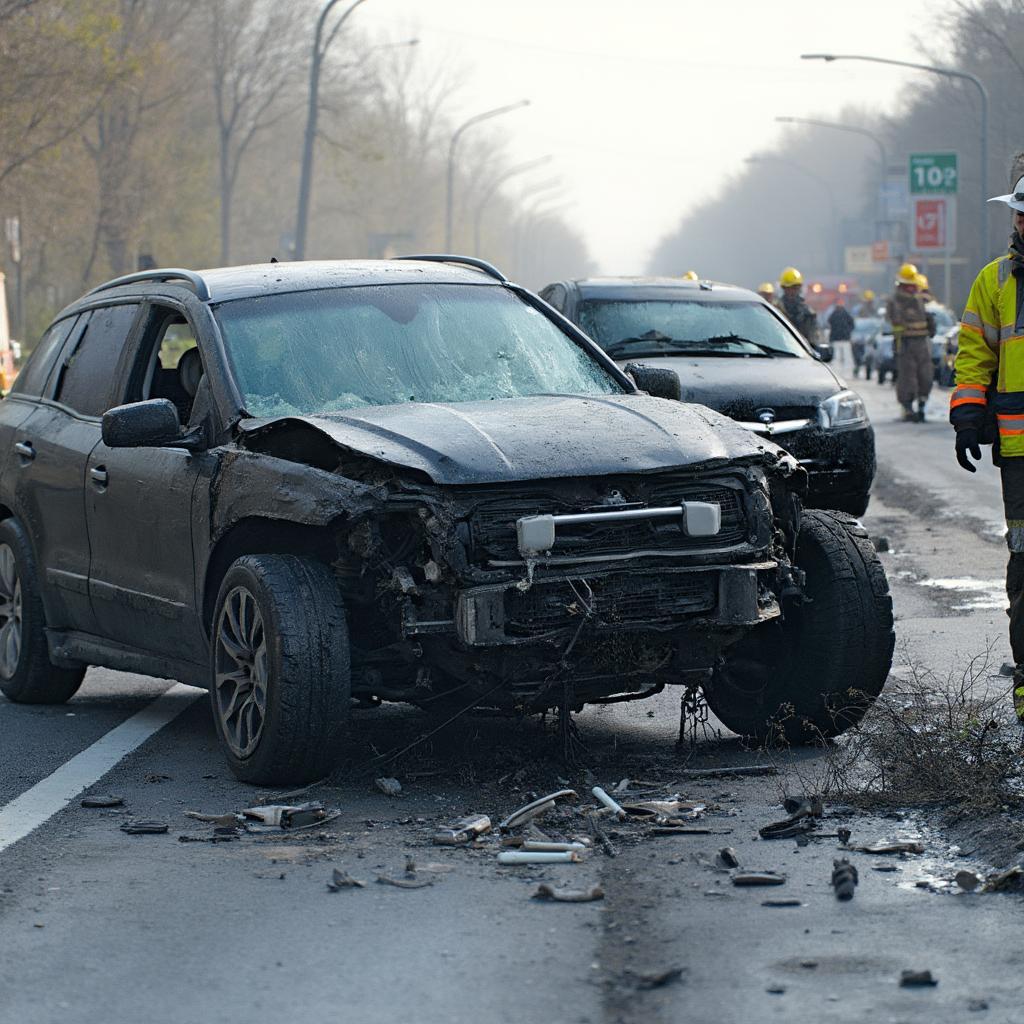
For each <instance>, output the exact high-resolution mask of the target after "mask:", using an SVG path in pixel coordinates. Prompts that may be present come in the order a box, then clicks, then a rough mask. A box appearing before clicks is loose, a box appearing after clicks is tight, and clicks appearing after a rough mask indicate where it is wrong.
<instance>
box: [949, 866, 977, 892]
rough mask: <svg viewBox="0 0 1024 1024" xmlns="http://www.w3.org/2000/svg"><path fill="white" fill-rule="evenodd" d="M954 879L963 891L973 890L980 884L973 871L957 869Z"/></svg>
mask: <svg viewBox="0 0 1024 1024" xmlns="http://www.w3.org/2000/svg"><path fill="white" fill-rule="evenodd" d="M954 880H955V881H956V884H957V885H958V886H960V888H961V889H963V890H964V892H974V890H975V889H977V888H978V886H979V885H981V879H980V878H979V877H978V876H977V875H976V874H975V873H974V872H973V871H966V870H964V871H958V872H957V873H956V876H955V879H954Z"/></svg>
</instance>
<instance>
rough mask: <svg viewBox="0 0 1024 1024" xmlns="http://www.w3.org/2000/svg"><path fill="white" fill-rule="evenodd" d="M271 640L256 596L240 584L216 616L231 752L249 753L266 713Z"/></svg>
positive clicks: (223, 716) (219, 679)
mask: <svg viewBox="0 0 1024 1024" xmlns="http://www.w3.org/2000/svg"><path fill="white" fill-rule="evenodd" d="M267 669H268V666H267V640H266V635H265V633H264V629H263V617H262V616H261V615H260V610H259V606H258V605H257V604H256V598H255V597H253V595H252V594H251V593H250V591H249V590H248V589H246V588H245V587H235V588H234V589H233V590H232V591H230V593H229V594H228V595H227V597H226V598H225V600H224V604H223V607H222V608H221V613H220V619H219V620H218V622H217V648H216V661H215V669H214V701H215V704H216V707H217V715H218V717H219V718H220V725H221V732H222V733H223V735H224V739H225V740H226V741H227V744H228V747H229V748H230V750H231V752H232V754H234V755H235V757H238V758H245V757H248V756H249V755H250V754H251V753H252V752H253V751H254V750H255V749H256V746H257V744H258V743H259V741H260V736H261V735H262V733H263V726H264V723H265V721H266V717H267V674H268V672H267Z"/></svg>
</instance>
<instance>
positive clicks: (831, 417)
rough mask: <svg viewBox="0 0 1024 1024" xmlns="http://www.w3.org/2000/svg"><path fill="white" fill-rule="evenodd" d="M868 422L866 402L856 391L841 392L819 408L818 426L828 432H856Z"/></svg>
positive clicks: (826, 400) (827, 399)
mask: <svg viewBox="0 0 1024 1024" xmlns="http://www.w3.org/2000/svg"><path fill="white" fill-rule="evenodd" d="M868 422H869V421H868V413H867V410H866V409H865V408H864V401H863V399H862V398H861V397H860V395H858V394H857V393H856V392H855V391H840V392H838V393H837V394H834V395H832V396H831V398H826V399H825V401H824V402H822V403H821V405H819V406H818V426H820V427H824V428H825V429H826V430H854V429H856V428H858V427H866V426H867V425H868Z"/></svg>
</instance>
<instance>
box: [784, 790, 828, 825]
mask: <svg viewBox="0 0 1024 1024" xmlns="http://www.w3.org/2000/svg"><path fill="white" fill-rule="evenodd" d="M782 806H783V807H784V808H785V810H786V813H787V814H788V815H789V816H790V818H792V819H794V820H795V819H797V818H821V817H823V816H824V814H825V805H824V803H823V802H822V799H821V797H820V796H818V795H817V794H815V795H814V796H809V797H799V796H787V797H786V798H785V799H784V800H783V801H782Z"/></svg>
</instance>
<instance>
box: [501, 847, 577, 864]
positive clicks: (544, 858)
mask: <svg viewBox="0 0 1024 1024" xmlns="http://www.w3.org/2000/svg"><path fill="white" fill-rule="evenodd" d="M582 859H583V858H582V857H580V855H579V851H578V850H564V851H562V852H560V853H555V852H548V853H546V852H543V851H534V852H529V851H526V852H524V851H522V850H502V851H501V853H499V854H498V863H499V864H578V863H579V862H580V861H581V860H582Z"/></svg>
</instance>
